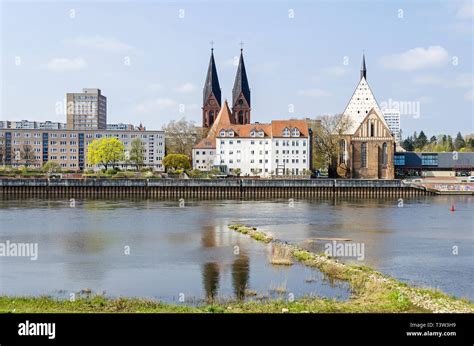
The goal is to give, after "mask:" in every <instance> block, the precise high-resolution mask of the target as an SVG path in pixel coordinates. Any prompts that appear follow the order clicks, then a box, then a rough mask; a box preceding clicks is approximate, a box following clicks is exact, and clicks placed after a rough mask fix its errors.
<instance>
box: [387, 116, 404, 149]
mask: <svg viewBox="0 0 474 346" xmlns="http://www.w3.org/2000/svg"><path fill="white" fill-rule="evenodd" d="M383 117H384V118H385V121H386V122H387V125H388V128H389V129H390V131H391V132H392V133H393V136H394V137H395V143H400V142H401V140H402V134H401V131H400V111H399V110H398V109H384V110H383Z"/></svg>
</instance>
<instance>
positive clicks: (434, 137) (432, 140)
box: [430, 136, 437, 144]
mask: <svg viewBox="0 0 474 346" xmlns="http://www.w3.org/2000/svg"><path fill="white" fill-rule="evenodd" d="M436 140H437V139H436V136H431V138H430V143H431V144H433V143H434V144H436Z"/></svg>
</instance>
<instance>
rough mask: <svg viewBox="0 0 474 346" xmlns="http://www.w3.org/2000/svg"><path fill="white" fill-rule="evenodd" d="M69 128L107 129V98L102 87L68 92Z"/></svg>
mask: <svg viewBox="0 0 474 346" xmlns="http://www.w3.org/2000/svg"><path fill="white" fill-rule="evenodd" d="M66 101H67V128H68V129H69V130H98V129H101V130H105V129H106V128H107V98H106V97H105V96H104V95H102V93H101V91H100V89H90V88H84V89H82V93H68V94H67V95H66Z"/></svg>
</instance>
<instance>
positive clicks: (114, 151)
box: [87, 138, 125, 169]
mask: <svg viewBox="0 0 474 346" xmlns="http://www.w3.org/2000/svg"><path fill="white" fill-rule="evenodd" d="M124 153H125V146H124V145H123V143H122V142H120V141H119V140H118V139H117V138H101V139H95V140H93V141H92V142H91V144H89V146H88V147H87V161H88V163H89V164H91V165H103V166H104V167H105V169H108V167H109V166H112V167H115V165H116V164H117V163H118V162H120V161H123V160H124V156H125V155H124Z"/></svg>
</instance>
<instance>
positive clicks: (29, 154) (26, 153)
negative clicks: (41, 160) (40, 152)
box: [20, 144, 36, 167]
mask: <svg viewBox="0 0 474 346" xmlns="http://www.w3.org/2000/svg"><path fill="white" fill-rule="evenodd" d="M20 157H21V159H22V160H23V161H24V162H25V165H26V166H27V167H28V166H29V165H31V164H32V163H34V162H35V161H36V160H35V153H34V151H33V148H32V147H31V145H29V144H23V146H22V148H21V153H20Z"/></svg>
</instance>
